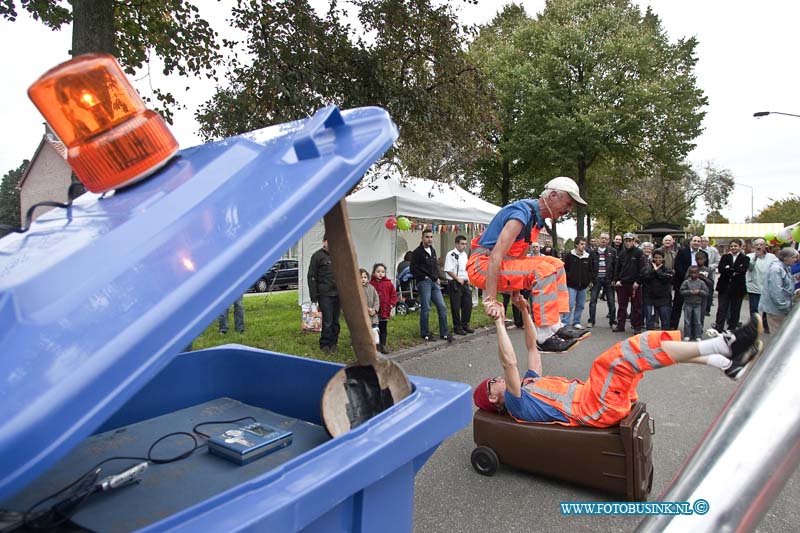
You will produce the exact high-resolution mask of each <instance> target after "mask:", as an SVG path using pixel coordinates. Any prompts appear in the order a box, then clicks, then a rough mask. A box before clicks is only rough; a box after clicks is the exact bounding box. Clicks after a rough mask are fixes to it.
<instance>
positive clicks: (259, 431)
mask: <svg viewBox="0 0 800 533" xmlns="http://www.w3.org/2000/svg"><path fill="white" fill-rule="evenodd" d="M291 443H292V432H291V431H286V430H284V429H280V428H276V427H273V426H269V425H267V424H264V423H262V422H255V423H253V424H248V425H246V426H241V427H238V428H235V429H229V430H227V431H225V432H223V433H221V434H219V435H216V436H214V437H211V438H210V439H208V451H210V452H211V453H213V454H214V455H218V456H220V457H223V458H225V459H228V460H229V461H233V462H234V463H236V464H239V465H244V464H247V463H249V462H251V461H254V460H256V459H258V458H259V457H263V456H264V455H267V454H268V453H272V452H274V451H276V450H279V449H281V448H285V447H286V446H288V445H290V444H291Z"/></svg>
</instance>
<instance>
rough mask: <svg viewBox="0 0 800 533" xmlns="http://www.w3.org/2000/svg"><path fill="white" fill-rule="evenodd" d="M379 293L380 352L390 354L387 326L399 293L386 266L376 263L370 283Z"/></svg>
mask: <svg viewBox="0 0 800 533" xmlns="http://www.w3.org/2000/svg"><path fill="white" fill-rule="evenodd" d="M370 283H371V284H372V286H373V287H375V290H376V291H377V293H378V298H379V299H380V312H379V313H378V318H379V322H378V332H379V340H378V351H379V352H381V353H389V350H388V349H387V348H386V336H387V335H386V334H387V325H388V324H389V317H390V316H391V315H392V307H394V306H395V304H396V303H397V291H395V290H394V283H392V280H390V279H389V278H388V277H386V265H384V264H383V263H375V266H373V267H372V280H371V281H370Z"/></svg>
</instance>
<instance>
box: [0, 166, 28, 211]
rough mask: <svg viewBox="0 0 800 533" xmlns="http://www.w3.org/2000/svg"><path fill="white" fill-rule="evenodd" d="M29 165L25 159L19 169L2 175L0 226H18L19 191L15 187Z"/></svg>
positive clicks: (0, 186)
mask: <svg viewBox="0 0 800 533" xmlns="http://www.w3.org/2000/svg"><path fill="white" fill-rule="evenodd" d="M29 163H30V161H28V160H27V159H25V160H24V161H23V162H22V164H21V165H20V166H19V167H17V168H16V169H14V170H9V171H8V172H6V173H5V174H4V175H3V181H2V182H0V224H8V225H10V226H19V225H20V212H19V189H18V188H17V186H18V185H19V180H20V179H22V175H23V174H24V173H25V168H26V167H27V166H28V164H29Z"/></svg>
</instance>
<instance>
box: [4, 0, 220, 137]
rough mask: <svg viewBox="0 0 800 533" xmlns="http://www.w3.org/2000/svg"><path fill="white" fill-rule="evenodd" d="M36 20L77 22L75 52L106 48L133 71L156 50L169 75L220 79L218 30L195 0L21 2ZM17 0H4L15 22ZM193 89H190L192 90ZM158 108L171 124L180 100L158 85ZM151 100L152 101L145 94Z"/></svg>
mask: <svg viewBox="0 0 800 533" xmlns="http://www.w3.org/2000/svg"><path fill="white" fill-rule="evenodd" d="M19 3H20V4H21V6H22V8H23V9H25V10H26V11H28V12H29V13H30V14H31V16H33V18H34V19H36V20H39V21H41V22H42V23H43V24H45V25H46V26H48V27H49V28H52V29H54V30H57V29H60V28H61V27H62V26H63V25H64V24H67V23H69V22H72V51H71V53H72V55H73V56H78V55H81V54H85V53H89V52H106V53H109V54H112V55H114V56H115V57H116V58H117V60H118V61H119V62H120V65H121V66H122V67H123V70H124V71H125V72H126V73H127V74H129V75H133V74H136V73H137V72H141V71H142V70H143V69H145V68H146V67H147V66H148V62H149V60H150V55H151V53H154V54H155V55H156V56H158V57H159V58H161V59H162V61H163V65H164V68H163V69H164V74H165V75H170V74H172V73H175V72H177V73H178V74H180V75H181V76H189V75H194V76H198V75H202V74H205V75H207V76H210V77H214V76H215V74H216V71H215V65H217V64H218V63H219V62H220V60H221V59H222V56H221V55H220V53H219V44H218V43H217V42H216V37H217V33H216V32H215V31H214V30H213V29H212V28H211V26H210V25H209V24H208V22H207V21H205V20H204V19H203V18H201V17H200V16H199V14H198V10H197V7H195V6H194V5H193V4H192V3H191V2H190V1H189V0H160V1H158V2H145V1H141V2H136V1H133V0H69V1H66V0H35V1H31V0H20V2H19ZM17 9H18V8H17V0H0V16H2V17H3V18H6V19H7V20H10V21H14V20H16V18H17V16H18V11H17ZM188 89H189V87H187V90H188ZM153 94H154V96H155V99H156V106H157V107H158V108H159V109H158V110H159V111H160V112H161V114H162V116H164V119H165V120H167V121H168V122H171V119H172V111H171V110H172V109H174V108H176V107H178V106H179V105H180V104H179V102H178V101H177V100H176V99H175V97H174V96H173V95H172V94H171V93H168V92H165V91H162V90H160V89H158V88H153ZM145 101H151V99H150V98H149V97H145Z"/></svg>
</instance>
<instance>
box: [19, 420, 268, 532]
mask: <svg viewBox="0 0 800 533" xmlns="http://www.w3.org/2000/svg"><path fill="white" fill-rule="evenodd" d="M242 420H252V421H253V422H255V421H256V419H255V418H253V417H252V416H243V417H242V418H237V419H235V420H214V421H210V422H201V423H199V424H196V425H195V426H194V427H193V428H192V432H193V433H197V434H198V435H200V436H201V437H204V438H206V439H208V438H210V435H207V434H205V433H203V432H202V431H199V430H198V429H197V428H199V427H200V426H207V425H212V424H233V423H235V422H241V421H242ZM175 435H186V436H187V437H189V438H190V439H192V442H193V446H192V448H191V449H190V450H187V451H185V452H183V453H180V454H178V455H176V456H174V457H170V458H168V459H156V458H154V457H153V450H154V449H155V448H156V446H158V444H159V443H160V442H162V441H163V440H166V439H168V438H170V437H174V436H175ZM206 446H207V444H199V443H198V441H197V438H196V437H195V436H194V435H193V434H192V433H189V432H187V431H175V432H172V433H167V434H166V435H164V436H162V437H159V438H158V439H156V441H155V442H153V444H151V445H150V448H149V449H148V450H147V457H135V456H122V455H120V456H114V457H108V458H106V459H103V460H102V461H100V462H99V463H97V464H96V465H94V466H93V467H92V468H90V469H89V470H88V471H87V472H86V473H85V474H83V475H82V476H80V477H79V478H77V479H76V480H75V481H73V482H72V483H70V484H69V485H67V486H65V487H63V488H61V489H59V490H58V491H57V492H54V493H52V494H50V495H49V496H47V497H45V498H42V499H41V500H39V501H38V502H36V503H34V504H33V505H31V506H30V507H28V510H27V511H25V512H24V513H23V519H22V524H23V525H25V526H27V527H30V528H32V529H52V528H54V527H58V526H60V525H62V524H64V523H65V522H67V521H68V520H70V519H71V518H72V516H74V515H75V513H76V512H77V510H78V508H79V507H80V506H81V505H82V504H83V503H84V502H85V501H86V500H87V499H88V498H89V496H91V495H92V494H93V492H91V491H87V492H86V494H84V495H83V496H81V497H80V498H79V499H78V500H76V501H75V502H74V503H71V504H70V505H69V510H71V512H67V513H61V512H59V513H58V514H59V515H60V518H59V519H58V520H57V521H55V522H52V521H51V522H47V523H44V524H37V523H36V522H37V521H38V520H39V519H40V518H43V517H44V516H45V515H46V514H47V513H49V512H57V511H56V510H55V508H56V507H57V506H58V505H59V503H62V502H59V503H57V504H54V505H53V506H51V507H50V509H49V510H48V511H43V512H42V513H41V514H40V515H39V516H37V517H33V518H32V517H31V516H30V515H31V514H32V512H33V510H34V509H36V508H37V507H39V506H41V505H42V504H43V503H45V502H47V501H49V500H52V499H53V498H56V497H58V496H60V495H61V494H63V493H64V492H66V491H68V490H69V489H71V488H73V487H74V486H76V485H79V484H80V483H82V482H84V481H85V480H86V479H87V478H89V477H90V476H92V475H94V476H95V478H96V477H97V472H98V471H99V468H100V467H101V466H102V465H104V464H105V463H108V462H110V461H140V462H141V461H144V462H147V463H151V464H154V465H165V464H169V463H174V462H176V461H180V460H182V459H186V458H187V457H189V456H191V455H192V454H193V453H194V452H196V451H197V450H199V449H200V448H204V447H206Z"/></svg>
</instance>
